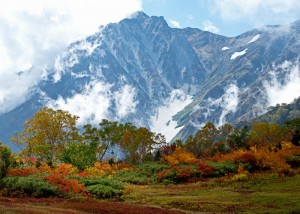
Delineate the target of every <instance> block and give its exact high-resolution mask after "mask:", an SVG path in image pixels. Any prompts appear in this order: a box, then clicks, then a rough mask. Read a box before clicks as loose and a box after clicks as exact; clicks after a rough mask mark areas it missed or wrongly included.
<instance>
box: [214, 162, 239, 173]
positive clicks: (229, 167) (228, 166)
mask: <svg viewBox="0 0 300 214" xmlns="http://www.w3.org/2000/svg"><path fill="white" fill-rule="evenodd" d="M209 164H210V165H212V166H214V167H216V171H215V172H214V175H215V176H223V175H226V174H230V173H236V172H237V169H238V164H235V163H231V162H223V163H222V162H211V163H209Z"/></svg>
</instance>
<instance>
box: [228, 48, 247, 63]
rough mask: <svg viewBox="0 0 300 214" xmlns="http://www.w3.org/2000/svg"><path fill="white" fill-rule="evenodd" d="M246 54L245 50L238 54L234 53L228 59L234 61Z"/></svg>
mask: <svg viewBox="0 0 300 214" xmlns="http://www.w3.org/2000/svg"><path fill="white" fill-rule="evenodd" d="M246 53H247V48H246V49H245V50H243V51H240V52H234V54H232V56H231V57H230V59H231V60H235V59H236V58H237V57H240V56H243V55H245V54H246Z"/></svg>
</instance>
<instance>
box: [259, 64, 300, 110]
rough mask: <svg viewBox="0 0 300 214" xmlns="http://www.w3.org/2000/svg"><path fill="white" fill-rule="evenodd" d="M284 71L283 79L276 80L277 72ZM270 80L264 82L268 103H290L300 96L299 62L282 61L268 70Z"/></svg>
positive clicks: (271, 104) (272, 104)
mask: <svg viewBox="0 0 300 214" xmlns="http://www.w3.org/2000/svg"><path fill="white" fill-rule="evenodd" d="M280 71H281V72H283V73H285V79H284V81H283V82H282V81H278V78H277V76H278V75H279V72H280ZM270 74H271V75H273V78H272V80H271V81H268V82H264V87H265V90H266V94H267V96H268V105H269V106H275V105H276V104H281V103H291V102H292V101H293V100H294V99H295V98H298V97H299V96H300V84H299V83H300V68H299V63H291V62H284V63H283V64H282V65H280V66H278V67H275V68H274V70H273V71H271V72H270Z"/></svg>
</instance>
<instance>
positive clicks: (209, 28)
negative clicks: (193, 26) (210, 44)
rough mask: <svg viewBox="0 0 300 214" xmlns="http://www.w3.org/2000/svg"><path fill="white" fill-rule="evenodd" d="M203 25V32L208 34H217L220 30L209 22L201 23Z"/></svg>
mask: <svg viewBox="0 0 300 214" xmlns="http://www.w3.org/2000/svg"><path fill="white" fill-rule="evenodd" d="M202 24H203V30H204V31H209V32H212V33H219V32H220V29H219V28H217V27H216V26H215V25H214V24H213V23H212V22H211V21H209V20H205V21H203V22H202Z"/></svg>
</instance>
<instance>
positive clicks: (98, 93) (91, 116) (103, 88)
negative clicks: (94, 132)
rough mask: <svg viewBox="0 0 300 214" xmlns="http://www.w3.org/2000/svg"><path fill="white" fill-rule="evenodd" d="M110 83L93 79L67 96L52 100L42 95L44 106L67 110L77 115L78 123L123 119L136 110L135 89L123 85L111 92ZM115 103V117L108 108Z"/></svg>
mask: <svg viewBox="0 0 300 214" xmlns="http://www.w3.org/2000/svg"><path fill="white" fill-rule="evenodd" d="M112 87H113V85H112V84H107V83H104V82H99V81H93V82H91V83H89V84H88V85H86V86H85V89H84V90H83V91H82V92H81V93H77V94H75V95H74V96H72V97H69V98H66V99H64V98H62V97H59V98H58V99H57V100H52V99H50V98H49V97H46V96H45V95H44V99H45V100H46V101H45V104H46V106H48V107H50V108H53V109H62V110H66V111H69V112H70V113H71V114H73V115H77V116H79V120H78V125H79V126H82V125H84V124H87V123H88V124H93V125H96V124H98V123H99V122H100V121H101V120H102V119H113V120H115V119H123V118H125V117H126V116H128V115H129V114H130V113H134V112H135V111H136V105H137V104H138V101H137V100H135V97H136V90H135V88H133V87H132V86H130V85H124V86H123V87H121V88H120V90H119V91H116V92H112V91H111V88H112ZM113 103H115V105H116V112H117V115H116V117H115V116H114V115H111V114H110V113H109V109H110V108H111V107H112V106H113Z"/></svg>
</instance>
